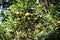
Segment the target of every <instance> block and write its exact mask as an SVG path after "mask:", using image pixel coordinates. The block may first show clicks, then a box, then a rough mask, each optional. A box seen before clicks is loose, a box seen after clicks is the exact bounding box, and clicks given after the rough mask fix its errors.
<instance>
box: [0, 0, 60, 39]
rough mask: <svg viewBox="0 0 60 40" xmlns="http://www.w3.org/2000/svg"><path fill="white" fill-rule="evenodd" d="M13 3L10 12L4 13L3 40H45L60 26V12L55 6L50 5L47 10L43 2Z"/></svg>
mask: <svg viewBox="0 0 60 40" xmlns="http://www.w3.org/2000/svg"><path fill="white" fill-rule="evenodd" d="M10 1H11V0H10ZM11 2H12V3H13V4H12V5H10V6H9V7H8V8H9V9H8V11H7V12H6V13H4V12H3V14H4V16H3V17H4V18H3V22H2V24H0V37H1V40H2V39H5V40H13V39H15V40H16V39H17V40H20V39H21V40H35V39H36V40H45V38H46V37H48V36H49V35H50V34H51V33H53V32H54V31H55V30H56V29H57V28H58V25H60V18H59V17H60V16H59V15H60V12H59V11H58V10H55V8H57V7H55V6H54V4H51V3H50V5H49V9H47V8H46V7H45V6H46V5H44V3H43V2H41V3H39V4H36V0H32V1H30V0H15V1H14V0H13V1H11ZM58 6H59V5H58ZM47 10H49V11H48V12H47ZM1 35H2V36H3V37H2V36H1Z"/></svg>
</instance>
